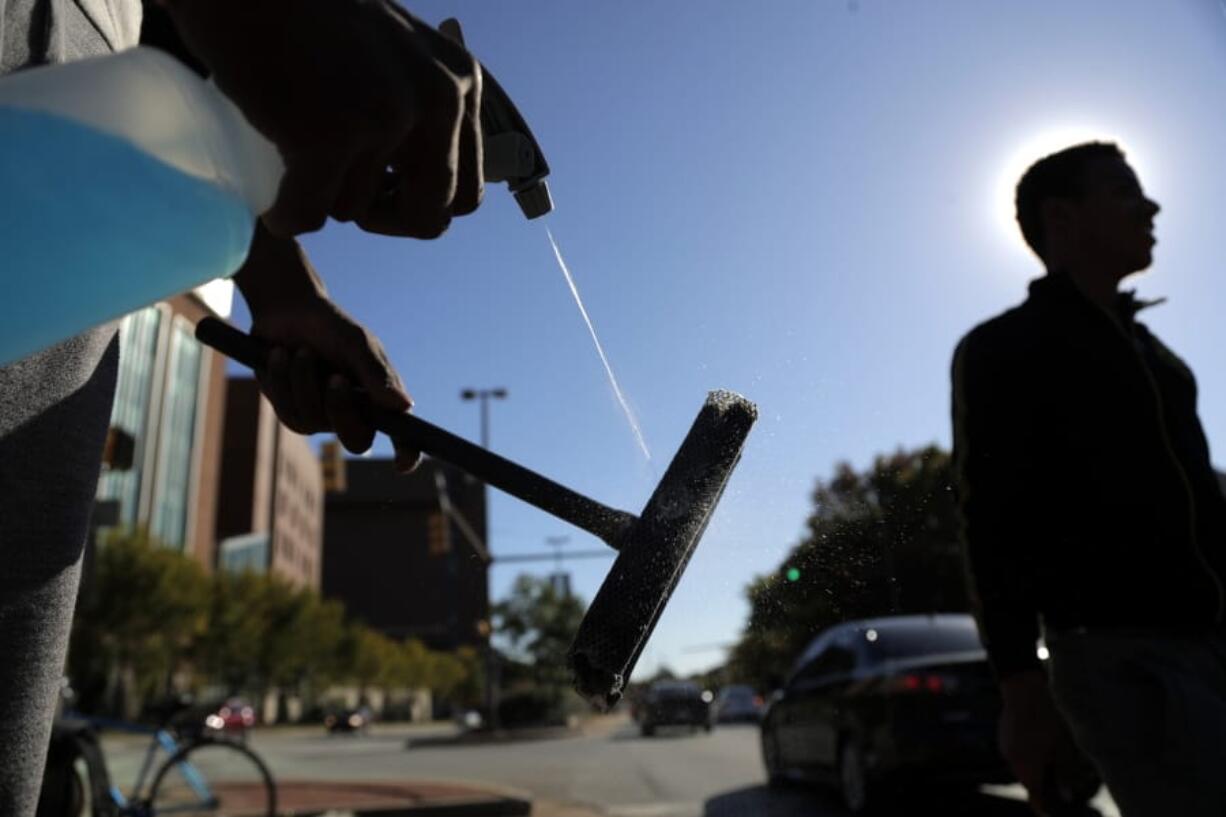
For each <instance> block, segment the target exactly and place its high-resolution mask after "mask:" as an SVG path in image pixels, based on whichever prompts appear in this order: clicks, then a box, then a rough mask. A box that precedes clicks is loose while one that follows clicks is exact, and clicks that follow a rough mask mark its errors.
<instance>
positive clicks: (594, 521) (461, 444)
mask: <svg viewBox="0 0 1226 817" xmlns="http://www.w3.org/2000/svg"><path fill="white" fill-rule="evenodd" d="M196 339H197V340H199V341H200V342H201V343H204V344H206V345H208V346H211V347H213V348H214V349H216V350H217V351H219V352H221V353H222V354H224V355H226V356H227V357H230V358H232V359H234V360H237V361H238V362H239V363H242V364H243V365H244V366H247V367H248V368H251V369H263V368H264V367H265V364H266V363H267V361H268V353H269V351H270V347H269V345H268V344H267V343H266V342H264V341H262V340H260V339H259V338H254V337H252V336H251V335H248V334H247V333H245V332H243V331H241V330H239V329H235V328H234V327H233V326H231V325H230V324H228V323H226V322H224V321H220V320H218V319H216V318H203V319H202V320H201V321H200V323H198V324H197V325H196ZM371 419H372V420H373V421H374V425H375V428H377V429H379V430H380V431H382V432H383V433H384V434H386V435H388V436H389V437H391V438H392V439H393V440H396V441H398V442H402V443H404V444H405V445H406V446H408V447H410V448H414V449H416V450H418V451H421V452H422V453H423V454H429V455H430V456H432V457H435V458H437V459H440V460H443V461H444V462H449V463H451V464H452V465H454V466H456V467H457V468H459V469H461V470H463V471H466V472H468V473H469V474H472V475H473V476H475V477H477V478H478V479H481V480H482V481H484V482H485V483H487V484H489V485H493V486H494V487H495V488H497V489H499V490H501V491H505V492H506V493H508V494H510V495H511V496H513V497H516V498H518V499H522V500H523V501H524V502H527V503H528V504H529V505H532V506H534V507H537V508H540V509H541V510H542V511H545V512H546V513H549V514H552V515H553V516H556V517H558V518H559V519H563V520H565V521H567V522H570V523H571V524H572V525H575V526H576V527H579V528H582V529H583V530H585V531H587V532H588V533H591V534H592V535H594V536H598V537H600V538H601V539H603V540H604V541H605V542H606V543H607V544H608V545H609V546H610V547H614V548H616V547H617V543H618V539H619V538H620V536H621V533H622V532H623V531H624V530H625V529H626V528H627V527H628V526H629V525H630V524H632V523H633V522H634V521H635V517H634V516H632V515H631V514H628V513H626V512H625V511H619V510H615V509H613V508H610V507H608V506H606V505H602V504H600V503H599V502H596V501H595V500H592V499H589V498H587V497H586V496H584V495H583V494H580V493H576V492H575V491H572V490H571V489H569V488H567V487H566V486H564V485H559V484H558V483H556V482H554V481H553V480H551V479H548V478H546V477H543V476H541V475H540V474H537V473H536V472H534V471H530V470H528V469H527V468H524V467H523V466H522V465H519V464H517V463H514V462H511V461H510V460H508V459H506V458H504V457H500V456H498V455H497V454H494V453H492V452H490V451H488V450H486V449H484V448H482V447H481V446H479V445H474V444H473V443H470V442H469V441H468V440H465V439H464V438H462V437H457V436H456V435H455V434H452V433H451V432H449V431H444V430H443V429H441V428H439V427H438V426H436V425H433V424H431V423H428V422H426V421H425V420H423V419H421V418H420V417H415V416H413V415H412V414H409V413H408V412H396V411H390V410H388V409H382V408H377V407H376V408H374V409H373V410H372V418H371Z"/></svg>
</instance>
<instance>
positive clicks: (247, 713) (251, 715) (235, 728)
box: [204, 698, 256, 738]
mask: <svg viewBox="0 0 1226 817" xmlns="http://www.w3.org/2000/svg"><path fill="white" fill-rule="evenodd" d="M255 721H256V718H255V708H254V707H252V706H251V704H249V703H247V702H246V701H244V700H243V699H241V698H230V699H228V700H227V701H226V702H225V703H223V704H222V705H221V706H219V707H217V709H216V710H215V711H213V712H210V713H209V714H208V715H206V716H205V718H204V725H205V727H207V728H209V729H212V730H214V731H217V732H224V733H226V734H228V735H233V736H236V737H240V738H242V737H246V733H247V730H248V729H250V728H251V727H253V726H255Z"/></svg>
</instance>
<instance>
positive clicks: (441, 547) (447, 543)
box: [426, 511, 451, 556]
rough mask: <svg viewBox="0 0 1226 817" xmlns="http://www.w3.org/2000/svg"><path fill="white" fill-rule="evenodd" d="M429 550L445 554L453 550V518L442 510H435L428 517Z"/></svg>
mask: <svg viewBox="0 0 1226 817" xmlns="http://www.w3.org/2000/svg"><path fill="white" fill-rule="evenodd" d="M426 542H427V545H428V547H427V552H428V553H429V554H430V555H431V556H444V555H446V554H448V553H450V552H451V520H450V519H448V518H447V514H445V513H443V512H442V511H433V512H432V513H431V514H430V516H428V517H427V518H426Z"/></svg>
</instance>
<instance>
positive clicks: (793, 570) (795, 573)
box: [785, 567, 800, 582]
mask: <svg viewBox="0 0 1226 817" xmlns="http://www.w3.org/2000/svg"><path fill="white" fill-rule="evenodd" d="M785 575H786V576H787V577H788V581H790V582H794V581H797V580H798V579H799V578H800V568H798V567H789V568H788V572H787V573H786V574H785Z"/></svg>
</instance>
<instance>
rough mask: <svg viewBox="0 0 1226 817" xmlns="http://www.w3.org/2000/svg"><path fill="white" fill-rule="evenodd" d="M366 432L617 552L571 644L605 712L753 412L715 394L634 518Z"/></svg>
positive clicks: (485, 465) (426, 433)
mask: <svg viewBox="0 0 1226 817" xmlns="http://www.w3.org/2000/svg"><path fill="white" fill-rule="evenodd" d="M196 337H197V338H198V339H199V340H200V341H201V342H202V343H206V344H208V345H209V346H212V347H213V348H214V349H217V350H218V351H221V352H223V353H224V354H226V355H228V356H230V357H231V358H233V359H235V360H237V361H238V362H240V363H242V364H244V365H246V366H249V367H251V368H253V369H260V368H263V366H264V363H265V360H266V359H267V356H268V347H267V346H266V345H265V343H264V342H263V341H261V340H258V339H256V338H253V337H251V336H249V335H247V334H245V333H243V332H241V331H239V330H238V329H235V328H234V327H232V326H230V325H229V324H227V323H224V322H222V321H219V320H217V319H215V318H205V319H203V320H201V321H200V323H199V324H198V325H197V327H196ZM373 411H374V415H373V418H372V419H373V420H374V424H375V427H376V428H378V429H379V430H380V431H382V432H383V433H384V434H387V435H388V436H389V437H391V438H393V439H394V440H398V441H402V442H403V443H404V444H405V445H406V446H408V447H411V448H415V449H417V450H419V451H421V452H423V453H425V454H429V455H430V456H432V457H436V458H438V459H440V460H444V461H445V462H449V463H451V464H452V465H454V466H456V467H457V468H460V469H462V470H464V471H467V472H468V473H470V474H472V475H473V476H475V477H477V478H479V479H481V480H483V481H484V482H485V483H487V484H489V485H492V486H494V487H495V488H498V489H500V490H502V491H505V492H506V493H508V494H510V495H511V496H514V497H517V498H519V499H522V500H523V501H524V502H527V503H528V504H530V505H534V506H536V507H537V508H540V509H541V510H542V511H545V512H546V513H549V514H552V515H553V516H556V517H558V518H559V519H562V520H565V521H567V522H570V523H571V524H572V525H575V526H576V527H579V528H582V529H583V530H585V531H587V532H588V533H591V534H592V535H594V536H598V537H599V538H600V539H602V540H604V542H605V543H606V544H607V545H609V547H611V548H613V549H614V550H616V551H618V556H617V559H616V561H614V563H613V567H612V568H611V569H610V570H609V575H608V576H606V577H605V580H604V583H603V584H602V585H601V586H600V590H599V591H598V592H597V593H596V597H595V598H594V599H593V600H592V603H591V605H590V606H589V607H588V610H587V613H586V614H585V615H584V617H583V621H582V623H580V625H579V631H578V633H576V635H575V640H574V643H573V644H572V645H571V648H570V654H569V661H570V666H571V670H572V672H573V673H574V685H575V689H576V691H578V692H579V694H580V695H582V696H583V697H584V698H586V699H587V700H589V701H591V702H592V703H593V704H594V705H595V706H597V707H598V708H600V709H608V708H609V707H611V706H613V704H615V703H617V701H618V700H619V699H620V698H621V694H622V690H623V689H624V687H625V685H626V682H627V681H628V680H629V679H630V673H631V671H633V669H634V665H635V663H636V662H637V661H638V658H639V655H640V653H642V651H643V647H644V645H645V644H646V643H647V640H648V639H649V638H650V637H651V633H652V630H654V629H655V626H656V622H657V621H658V620H659V618H660V614H661V613H662V612H663V611H664V605H665V604H667V603H668V600H669V598H670V597H671V596H672V594H673V590H674V589H675V588H676V587H677V582H678V581H679V580H680V579H681V574H682V572H683V571H684V570H685V566H686V564H687V563H688V562H689V560H690V556H692V555H693V553H694V548H695V547H697V545H698V540H699V539H700V538H702V534H703V531H704V530H706V527H707V522H708V521H710V519H711V514H712V512H714V510H715V505H716V503H718V502H719V498H720V496H721V495H722V494H723V492H724V486H725V485H726V484H727V483H728V477H729V476H730V475H731V474H732V469H733V468H735V467H736V464H737V462H738V461H739V460H740V458H741V449H742V448H743V447H744V445H745V438H746V437H747V436H748V435H749V429H750V428H751V427H752V426H753V424H754V421H755V420H757V419H758V409H757V407H756V406H755V405H754V404H753V403H751V402H749V401H748V400H746V399H745V398H744V397H741V396H740V395H739V394H734V393H732V392H728V391H714V392H711V393H710V394H709V395H708V396H707V401H706V403H704V404H703V407H702V409H701V410H699V412H698V417H697V418H696V419H695V420H694V425H693V426H691V427H690V431H689V434H687V435H686V437H685V440H684V441H683V442H682V443H681V447H680V448H679V449H677V453H676V455H675V456H674V457H673V461H672V462H671V463H670V464H669V466H668V470H667V471H666V472H665V473H664V478H663V479H661V480H660V484H659V485H657V486H656V490H655V493H653V494H652V495H651V498H650V499H649V500H647V505H646V506H645V507H644V508H643V512H642V513H641V514H639V515H638V516H637V517H635V516H633V515H632V514H629V513H626V512H625V511H619V510H615V509H613V508H609V507H607V506H605V505H602V504H600V503H599V502H596V501H594V500H591V499H588V498H587V497H586V496H583V495H582V494H578V493H576V492H574V491H572V490H570V489H569V488H566V487H565V486H562V485H559V484H558V483H556V482H554V481H553V480H550V479H547V478H545V477H543V476H541V475H539V474H536V473H534V472H532V471H529V470H528V469H527V468H524V467H523V466H521V465H518V464H516V463H514V462H511V461H510V460H508V459H504V458H503V457H500V456H498V455H497V454H494V453H491V452H490V451H487V450H486V449H484V448H482V447H480V446H478V445H474V444H473V443H470V442H468V441H467V440H464V439H462V438H460V437H457V436H456V435H454V434H451V433H450V432H447V431H444V430H443V429H441V428H438V427H437V426H434V425H431V424H430V423H427V422H426V421H425V420H422V419H420V418H418V417H414V416H413V415H412V414H408V413H398V412H394V411H389V410H386V409H373Z"/></svg>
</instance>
